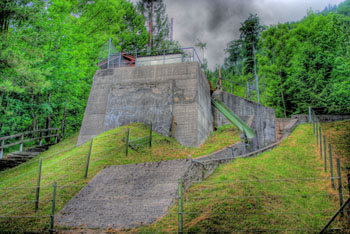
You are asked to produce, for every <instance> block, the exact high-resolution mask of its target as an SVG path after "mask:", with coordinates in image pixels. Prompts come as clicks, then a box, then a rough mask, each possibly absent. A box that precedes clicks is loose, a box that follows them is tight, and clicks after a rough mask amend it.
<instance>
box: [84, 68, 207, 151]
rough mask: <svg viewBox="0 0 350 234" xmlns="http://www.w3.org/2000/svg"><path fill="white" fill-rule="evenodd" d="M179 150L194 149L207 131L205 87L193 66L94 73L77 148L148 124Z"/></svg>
mask: <svg viewBox="0 0 350 234" xmlns="http://www.w3.org/2000/svg"><path fill="white" fill-rule="evenodd" d="M173 117H174V126H175V128H174V137H175V138H176V139H177V140H178V141H179V142H180V143H181V144H183V145H186V146H195V147H196V146H199V145H200V144H202V143H203V142H204V141H205V140H206V138H207V137H208V136H209V134H210V132H211V131H212V129H213V128H212V121H213V120H212V110H211V103H210V90H209V84H208V82H207V80H206V78H205V76H204V74H203V72H202V70H201V69H200V67H199V65H198V63H196V62H193V63H180V64H166V65H157V66H142V67H125V68H116V69H106V70H100V71H97V72H96V74H95V76H94V81H93V85H92V88H91V92H90V96H89V99H88V103H87V106H86V109H85V115H84V119H83V123H82V126H81V130H80V134H79V139H78V145H81V144H82V143H84V142H86V141H88V140H89V139H90V138H91V137H93V136H96V135H98V134H100V133H102V132H104V131H107V130H110V129H113V128H116V127H119V126H122V125H126V124H129V123H133V122H141V123H145V124H149V123H150V122H151V121H152V122H153V130H154V131H156V132H158V133H160V134H163V135H165V136H169V135H170V134H171V127H172V118H173Z"/></svg>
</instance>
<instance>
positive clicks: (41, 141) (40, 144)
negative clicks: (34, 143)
mask: <svg viewBox="0 0 350 234" xmlns="http://www.w3.org/2000/svg"><path fill="white" fill-rule="evenodd" d="M42 145H43V132H42V131H40V142H39V146H42Z"/></svg>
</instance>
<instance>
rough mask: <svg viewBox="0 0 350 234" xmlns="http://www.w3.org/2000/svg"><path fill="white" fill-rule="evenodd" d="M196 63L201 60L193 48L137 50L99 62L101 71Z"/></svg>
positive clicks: (111, 55)
mask: <svg viewBox="0 0 350 234" xmlns="http://www.w3.org/2000/svg"><path fill="white" fill-rule="evenodd" d="M185 62H198V63H199V64H200V65H201V64H202V61H201V59H200V58H199V55H198V53H197V51H196V49H195V48H194V47H188V48H179V49H164V50H138V51H132V52H122V53H118V54H109V55H108V57H107V59H105V60H103V61H100V62H99V64H98V66H99V67H100V68H101V69H109V68H120V67H135V66H137V67H138V66H152V65H161V64H172V63H185Z"/></svg>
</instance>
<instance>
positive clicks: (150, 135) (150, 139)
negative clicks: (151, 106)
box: [149, 122, 152, 148]
mask: <svg viewBox="0 0 350 234" xmlns="http://www.w3.org/2000/svg"><path fill="white" fill-rule="evenodd" d="M149 147H150V148H152V122H151V125H150V127H149Z"/></svg>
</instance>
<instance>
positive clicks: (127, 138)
mask: <svg viewBox="0 0 350 234" xmlns="http://www.w3.org/2000/svg"><path fill="white" fill-rule="evenodd" d="M129 136H130V129H129V128H128V129H126V137H125V156H128V153H129Z"/></svg>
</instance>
